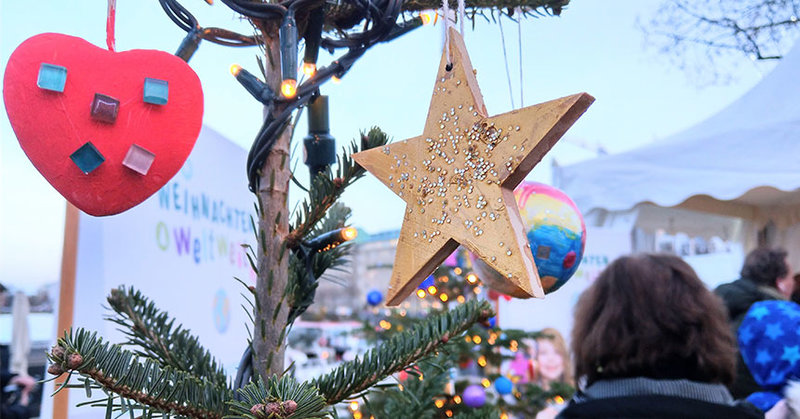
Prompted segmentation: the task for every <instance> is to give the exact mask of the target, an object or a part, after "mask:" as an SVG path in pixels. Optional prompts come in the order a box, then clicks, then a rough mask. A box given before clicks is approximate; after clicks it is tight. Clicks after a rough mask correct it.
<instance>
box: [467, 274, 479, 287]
mask: <svg viewBox="0 0 800 419" xmlns="http://www.w3.org/2000/svg"><path fill="white" fill-rule="evenodd" d="M467 282H469V283H470V284H474V283H476V282H478V275H475V274H474V273H470V274H469V275H467Z"/></svg>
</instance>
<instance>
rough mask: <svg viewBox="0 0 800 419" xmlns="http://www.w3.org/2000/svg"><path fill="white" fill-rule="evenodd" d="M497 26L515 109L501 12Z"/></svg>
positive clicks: (510, 95) (509, 95)
mask: <svg viewBox="0 0 800 419" xmlns="http://www.w3.org/2000/svg"><path fill="white" fill-rule="evenodd" d="M445 1H446V0H445ZM497 26H499V27H500V42H502V43H503V61H504V62H505V63H506V79H508V97H509V98H510V99H511V109H516V107H515V106H514V90H513V89H512V88H511V71H510V70H509V69H508V54H507V53H506V36H505V34H504V33H503V14H502V13H500V16H499V17H498V18H497Z"/></svg>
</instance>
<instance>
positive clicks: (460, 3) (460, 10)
mask: <svg viewBox="0 0 800 419" xmlns="http://www.w3.org/2000/svg"><path fill="white" fill-rule="evenodd" d="M465 3H466V1H464V0H458V23H459V24H460V25H461V37H462V38H463V37H464V15H465V14H466V13H464V9H465V8H466V6H465Z"/></svg>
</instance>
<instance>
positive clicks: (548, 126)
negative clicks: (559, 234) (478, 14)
mask: <svg viewBox="0 0 800 419" xmlns="http://www.w3.org/2000/svg"><path fill="white" fill-rule="evenodd" d="M450 52H451V60H450V62H449V63H448V61H447V57H446V52H445V54H443V56H442V60H441V63H440V65H439V72H438V75H437V77H436V84H435V87H434V91H433V97H432V98H431V105H430V108H429V110H428V118H427V120H426V122H425V129H424V130H423V134H422V135H421V136H418V137H414V138H409V139H407V140H403V141H399V142H395V143H392V144H388V145H386V146H383V147H379V148H375V149H371V150H366V151H362V152H360V153H356V154H354V155H353V157H354V158H355V160H356V162H358V164H360V165H361V166H362V167H364V168H365V169H366V170H368V171H369V172H370V173H372V174H373V175H374V176H376V177H377V178H378V179H380V180H381V182H383V183H384V184H385V185H386V186H388V187H389V188H390V189H391V190H392V191H393V192H395V193H396V194H397V195H398V196H400V198H402V199H403V200H404V201H406V211H405V216H404V219H403V227H402V229H401V231H400V237H399V239H398V242H397V253H396V255H395V263H394V269H393V270H392V278H391V282H390V284H389V289H388V292H387V295H386V303H387V305H390V306H393V305H398V304H400V303H401V302H402V301H403V300H404V299H405V298H406V297H407V296H408V295H409V294H411V293H412V292H413V291H414V289H415V288H417V287H418V286H419V284H420V283H421V282H422V281H423V280H424V279H425V278H426V277H427V276H428V275H430V274H431V273H432V272H433V271H434V270H435V269H436V267H438V266H439V265H440V264H441V263H442V262H444V260H445V259H446V258H447V256H449V255H450V254H451V253H452V252H453V251H455V250H456V248H458V245H459V244H461V245H463V246H465V247H466V248H467V249H469V250H470V251H471V252H473V253H474V254H475V255H477V256H478V257H480V258H481V259H482V260H483V261H484V262H486V263H487V264H488V265H489V266H491V267H492V268H494V269H495V270H496V271H498V272H500V273H502V274H503V275H504V276H505V277H506V281H505V283H504V284H502V289H500V290H499V291H502V292H504V293H506V294H509V295H513V296H515V297H518V298H530V297H543V296H544V291H543V290H542V285H541V281H540V279H539V275H538V272H537V270H536V266H535V264H534V261H533V255H532V254H531V250H530V246H529V244H528V241H527V238H526V235H525V226H524V224H523V222H522V219H521V218H520V215H519V209H518V207H517V204H516V200H515V198H514V192H513V191H514V188H515V187H516V186H517V185H518V184H519V183H520V182H522V180H523V179H524V178H525V176H526V175H527V174H528V172H530V171H531V169H533V167H534V166H535V165H536V163H538V162H539V161H540V160H541V159H542V157H544V155H545V154H546V153H547V151H549V150H550V148H551V147H552V146H553V145H554V144H555V143H556V142H557V141H558V139H559V138H561V136H562V135H563V134H564V132H566V130H567V129H568V128H569V127H570V126H571V125H572V124H573V123H574V122H575V121H576V120H577V119H578V117H580V115H581V114H583V112H584V111H586V109H587V108H588V107H589V105H591V103H592V102H593V101H594V98H593V97H592V96H590V95H588V94H586V93H580V94H577V95H572V96H567V97H564V98H561V99H556V100H553V101H550V102H545V103H541V104H539V105H534V106H529V107H526V108H522V109H517V110H514V111H511V112H508V113H504V114H501V115H496V116H492V117H489V116H487V112H486V107H485V106H484V104H483V98H482V96H481V93H480V90H479V88H478V83H477V80H476V78H475V74H474V72H473V70H472V64H471V63H470V61H469V56H468V55H467V52H466V47H465V46H464V42H463V40H462V39H461V36H460V35H459V34H458V33H457V32H456V31H455V30H452V29H451V31H450Z"/></svg>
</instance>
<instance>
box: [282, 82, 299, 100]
mask: <svg viewBox="0 0 800 419" xmlns="http://www.w3.org/2000/svg"><path fill="white" fill-rule="evenodd" d="M281 94H282V95H283V97H285V98H287V99H291V98H293V97H295V96H297V80H294V79H283V81H282V82H281Z"/></svg>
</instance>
